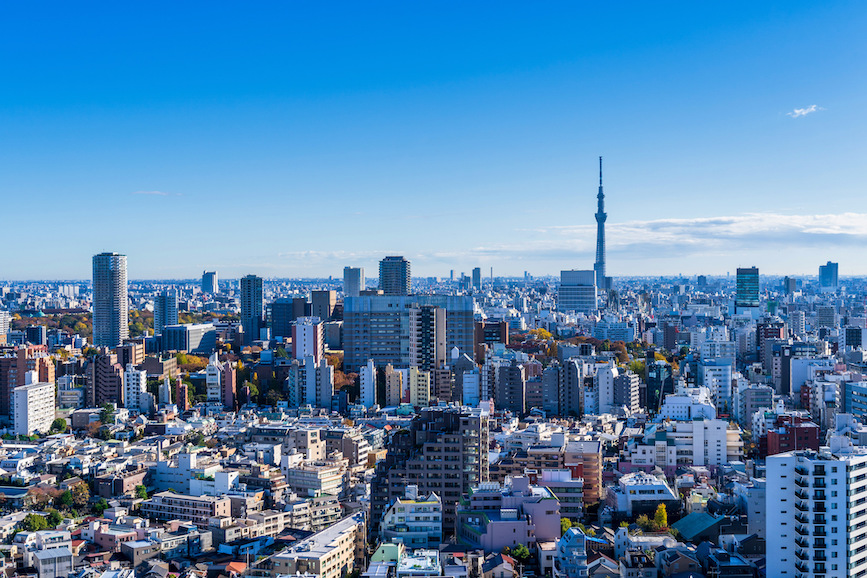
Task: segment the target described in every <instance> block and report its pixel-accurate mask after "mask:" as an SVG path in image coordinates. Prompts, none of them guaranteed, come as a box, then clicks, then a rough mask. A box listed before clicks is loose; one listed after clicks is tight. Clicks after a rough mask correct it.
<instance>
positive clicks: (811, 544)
mask: <svg viewBox="0 0 867 578" xmlns="http://www.w3.org/2000/svg"><path fill="white" fill-rule="evenodd" d="M766 479H767V490H766V491H767V504H768V508H767V527H768V528H769V529H770V528H773V531H769V532H768V533H767V552H768V554H767V567H768V568H774V569H775V575H777V576H792V577H795V578H798V577H801V578H814V577H818V576H821V577H824V578H838V577H839V578H842V577H844V576H845V577H854V578H857V577H859V576H865V575H867V529H865V528H867V448H865V447H863V446H853V445H851V441H850V440H849V439H848V438H845V437H841V436H834V437H832V438H831V439H830V445H829V447H822V448H821V449H820V451H819V452H818V453H816V452H812V451H796V452H786V453H782V454H777V455H774V456H768V459H767V478H766Z"/></svg>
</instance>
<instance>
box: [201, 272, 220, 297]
mask: <svg viewBox="0 0 867 578" xmlns="http://www.w3.org/2000/svg"><path fill="white" fill-rule="evenodd" d="M219 292H220V282H219V279H218V278H217V272H216V271H205V272H204V273H202V293H210V294H212V295H215V294H217V293H219Z"/></svg>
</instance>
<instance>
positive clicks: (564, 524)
mask: <svg viewBox="0 0 867 578" xmlns="http://www.w3.org/2000/svg"><path fill="white" fill-rule="evenodd" d="M571 527H572V520H570V519H569V518H560V535H561V536H563V535H564V534H566V531H567V530H568V529H569V528H571Z"/></svg>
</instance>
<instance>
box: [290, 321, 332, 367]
mask: <svg viewBox="0 0 867 578" xmlns="http://www.w3.org/2000/svg"><path fill="white" fill-rule="evenodd" d="M323 327H324V326H323V325H322V320H321V319H319V317H299V318H298V319H296V320H295V324H294V325H293V326H292V356H293V357H294V358H295V359H306V358H307V357H313V358H315V359H316V361H317V362H318V361H319V360H320V359H322V355H323V353H325V331H324V329H323Z"/></svg>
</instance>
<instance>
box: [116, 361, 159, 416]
mask: <svg viewBox="0 0 867 578" xmlns="http://www.w3.org/2000/svg"><path fill="white" fill-rule="evenodd" d="M147 385H148V372H147V371H145V370H144V369H136V368H135V366H133V365H128V366H127V368H126V371H124V372H123V405H124V407H125V408H127V409H132V410H135V411H138V412H139V413H149V412H150V410H151V400H152V396H151V395H150V394H148V391H147Z"/></svg>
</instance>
